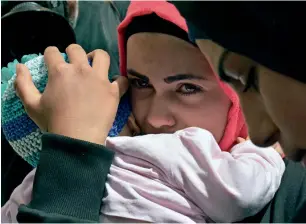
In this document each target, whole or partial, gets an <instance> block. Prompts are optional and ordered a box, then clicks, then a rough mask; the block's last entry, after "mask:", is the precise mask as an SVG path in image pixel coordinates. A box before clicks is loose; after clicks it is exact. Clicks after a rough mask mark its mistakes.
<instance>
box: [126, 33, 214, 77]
mask: <svg viewBox="0 0 306 224" xmlns="http://www.w3.org/2000/svg"><path fill="white" fill-rule="evenodd" d="M127 67H128V69H129V68H130V69H134V70H136V71H138V72H139V73H142V74H147V75H150V74H155V73H159V74H163V75H162V76H169V75H173V74H179V73H196V74H204V75H208V76H210V75H213V71H212V70H211V68H210V66H209V63H208V61H207V60H206V58H205V56H203V54H202V53H201V52H200V50H199V49H198V48H196V47H194V46H193V45H192V44H190V43H188V42H186V41H184V40H181V39H179V38H176V37H174V36H170V35H167V34H160V33H139V34H135V35H133V36H131V37H130V38H129V40H128V43H127Z"/></svg>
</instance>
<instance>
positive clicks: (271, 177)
mask: <svg viewBox="0 0 306 224" xmlns="http://www.w3.org/2000/svg"><path fill="white" fill-rule="evenodd" d="M176 135H177V136H178V138H179V140H180V142H181V143H182V145H181V147H185V148H186V149H187V150H185V152H186V153H182V152H184V149H183V148H181V149H179V148H180V147H177V148H175V149H173V150H174V151H173V153H175V151H177V153H178V155H181V158H176V159H179V160H180V163H176V164H177V167H172V174H173V175H174V178H175V181H176V182H178V183H179V184H181V187H182V188H183V189H184V192H185V193H186V194H187V195H188V196H189V198H190V199H191V200H192V201H193V202H194V203H196V204H197V205H198V206H199V208H201V209H202V211H203V212H204V213H205V214H206V215H207V216H209V217H210V218H211V219H212V220H213V221H216V222H234V221H239V220H242V219H244V218H245V217H248V216H252V215H254V214H256V213H258V212H259V211H260V210H261V209H262V208H263V207H264V206H265V205H266V204H267V203H268V202H269V201H270V200H271V199H272V198H273V196H274V194H275V192H276V191H277V189H278V187H279V185H280V181H281V178H282V175H283V172H284V169H285V165H284V162H283V160H282V158H281V156H280V155H279V153H277V152H276V151H275V150H274V149H273V148H272V147H271V148H270V147H269V148H259V147H256V146H255V145H253V144H252V143H251V142H250V141H245V142H243V143H240V144H238V145H236V146H234V147H233V149H232V150H231V153H228V152H223V151H221V150H220V148H219V146H218V144H217V142H216V141H215V140H214V138H213V136H212V135H211V134H210V133H209V132H207V131H205V130H203V129H199V128H188V129H185V130H183V131H180V132H177V133H176Z"/></svg>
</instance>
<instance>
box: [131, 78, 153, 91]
mask: <svg viewBox="0 0 306 224" xmlns="http://www.w3.org/2000/svg"><path fill="white" fill-rule="evenodd" d="M129 81H130V84H131V86H132V87H135V88H138V89H143V88H148V87H150V85H149V83H148V82H146V81H144V80H142V79H130V80H129Z"/></svg>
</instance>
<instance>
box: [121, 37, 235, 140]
mask: <svg viewBox="0 0 306 224" xmlns="http://www.w3.org/2000/svg"><path fill="white" fill-rule="evenodd" d="M127 71H128V78H129V81H130V85H131V87H130V88H131V89H130V91H131V101H132V108H133V114H134V117H135V120H136V123H137V124H138V126H139V127H140V129H141V132H142V133H145V134H156V133H173V132H175V131H177V130H180V129H183V128H186V127H191V126H195V127H200V128H204V129H207V130H209V131H211V133H212V134H213V135H214V137H215V138H216V140H217V141H219V140H220V139H221V138H222V136H223V132H224V128H225V126H226V122H227V113H228V110H229V107H230V105H231V102H230V100H229V99H228V97H227V96H226V95H225V93H224V92H223V90H222V89H221V87H220V86H219V84H218V82H217V79H216V76H215V75H214V73H213V71H212V69H211V67H210V66H209V64H208V62H207V60H206V58H205V57H204V56H203V55H202V54H201V52H200V50H199V49H198V48H196V47H194V46H193V45H191V44H190V43H188V42H186V41H184V40H181V39H179V38H176V37H174V36H170V35H166V34H160V33H138V34H134V35H132V36H131V37H130V38H129V39H128V42H127ZM139 74H141V75H143V76H145V78H143V77H142V78H140V77H139ZM137 75H138V76H137ZM176 75H193V76H196V77H197V78H194V79H191V78H190V77H186V76H185V77H184V79H183V80H173V78H168V79H167V77H169V76H176ZM181 78H182V76H181ZM186 78H187V79H186ZM171 81H172V82H171Z"/></svg>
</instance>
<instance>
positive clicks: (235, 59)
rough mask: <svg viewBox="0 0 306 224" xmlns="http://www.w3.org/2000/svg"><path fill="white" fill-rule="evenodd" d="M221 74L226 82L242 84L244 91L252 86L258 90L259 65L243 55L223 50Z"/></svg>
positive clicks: (220, 63) (220, 64)
mask: <svg viewBox="0 0 306 224" xmlns="http://www.w3.org/2000/svg"><path fill="white" fill-rule="evenodd" d="M229 55H230V57H229ZM227 59H228V60H227ZM225 61H226V62H227V63H225ZM225 64H226V65H225ZM229 67H230V68H229ZM219 76H220V78H221V80H223V81H224V82H227V83H231V84H233V85H236V84H238V83H239V85H242V86H243V89H242V92H247V91H248V90H249V89H250V88H254V89H255V90H256V91H258V80H257V76H258V75H257V67H256V65H255V64H254V63H253V62H252V61H250V60H249V59H247V58H245V57H243V56H239V55H236V54H233V53H232V54H230V52H229V51H225V52H223V54H222V56H221V57H220V61H219ZM235 83H236V84H235Z"/></svg>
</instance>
